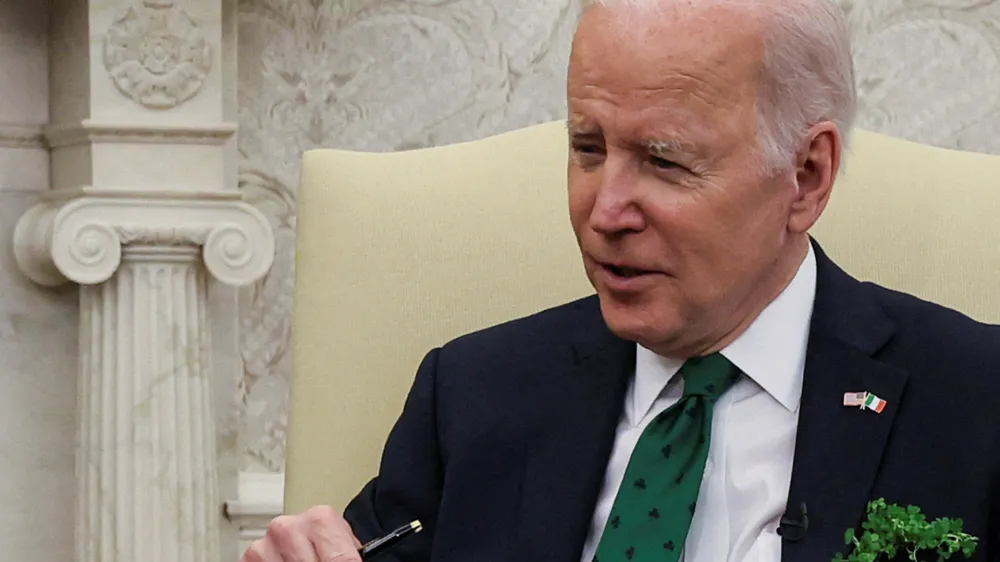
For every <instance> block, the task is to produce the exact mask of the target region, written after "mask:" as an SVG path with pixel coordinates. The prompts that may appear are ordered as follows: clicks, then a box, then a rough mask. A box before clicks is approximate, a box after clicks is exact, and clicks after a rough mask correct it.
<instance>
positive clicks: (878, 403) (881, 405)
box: [865, 392, 885, 414]
mask: <svg viewBox="0 0 1000 562" xmlns="http://www.w3.org/2000/svg"><path fill="white" fill-rule="evenodd" d="M865 408H866V409H868V410H871V411H873V412H875V413H876V414H881V413H882V410H884V409H885V400H882V399H881V398H879V397H878V396H875V395H874V394H872V393H871V392H869V393H868V397H867V398H865Z"/></svg>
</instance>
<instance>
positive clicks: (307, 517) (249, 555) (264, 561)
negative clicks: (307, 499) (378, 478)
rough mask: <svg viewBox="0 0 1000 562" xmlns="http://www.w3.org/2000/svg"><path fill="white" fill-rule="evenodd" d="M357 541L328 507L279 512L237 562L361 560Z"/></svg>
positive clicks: (349, 529)
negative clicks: (282, 513)
mask: <svg viewBox="0 0 1000 562" xmlns="http://www.w3.org/2000/svg"><path fill="white" fill-rule="evenodd" d="M359 548H361V542H360V541H359V540H358V539H357V537H355V536H354V533H353V532H352V530H351V526H350V525H349V524H348V523H347V521H346V520H344V518H343V516H342V515H341V514H340V513H338V512H337V511H335V510H334V509H333V508H330V507H325V506H324V507H314V508H312V509H310V510H309V511H306V512H305V513H301V514H298V515H283V516H281V517H277V518H275V519H274V520H273V521H271V524H270V525H268V528H267V533H266V534H265V535H264V538H262V539H260V540H258V541H256V542H254V543H253V544H252V545H251V546H250V548H249V549H247V551H246V553H244V554H243V558H241V562H361V556H360V555H359V554H358V549H359Z"/></svg>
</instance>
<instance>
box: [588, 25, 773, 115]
mask: <svg viewBox="0 0 1000 562" xmlns="http://www.w3.org/2000/svg"><path fill="white" fill-rule="evenodd" d="M650 10H652V8H623V9H621V10H616V11H614V12H612V11H609V10H607V9H604V8H602V7H596V8H592V9H591V10H589V11H588V12H587V13H586V14H585V16H584V18H583V20H582V21H581V24H580V27H579V29H578V32H577V35H576V37H575V39H574V44H573V53H572V56H571V58H570V68H569V84H568V85H569V87H570V90H571V94H572V93H575V94H576V95H581V96H586V95H589V94H592V93H593V92H588V91H586V90H584V89H583V88H586V87H588V86H597V87H599V88H600V89H602V90H604V91H605V92H607V93H608V94H611V95H619V96H625V97H626V98H629V99H635V100H637V101H638V100H642V101H647V102H648V101H651V99H650V98H655V97H657V96H658V95H661V96H664V97H683V96H696V97H698V98H701V99H703V100H706V101H710V102H711V103H713V104H714V105H729V104H734V105H735V104H739V103H744V102H746V100H747V96H753V95H756V84H757V79H756V78H757V76H758V75H759V71H760V68H761V67H762V60H763V57H762V55H763V43H762V41H761V39H760V37H761V36H760V35H759V34H757V33H755V28H756V27H757V25H756V24H755V23H753V22H747V21H740V19H739V18H737V17H735V16H736V15H737V14H734V13H732V12H733V11H732V10H728V11H724V10H711V9H700V10H698V11H696V12H695V13H694V14H687V13H685V14H683V15H671V14H672V11H671V10H667V9H657V10H655V11H653V12H650ZM673 11H677V10H676V9H674V10H673ZM639 14H643V15H644V16H645V17H643V18H639V17H637V16H638V15H639ZM743 19H744V20H746V18H743ZM574 90H575V92H573V91H574ZM646 96H648V97H646ZM751 99H752V98H751ZM618 101H626V99H621V100H618Z"/></svg>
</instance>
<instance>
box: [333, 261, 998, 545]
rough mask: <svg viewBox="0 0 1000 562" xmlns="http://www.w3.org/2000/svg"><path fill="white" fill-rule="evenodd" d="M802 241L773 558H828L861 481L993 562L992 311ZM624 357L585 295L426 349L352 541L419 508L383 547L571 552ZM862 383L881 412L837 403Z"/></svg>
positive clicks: (623, 373)
mask: <svg viewBox="0 0 1000 562" xmlns="http://www.w3.org/2000/svg"><path fill="white" fill-rule="evenodd" d="M815 249H816V251H817V268H818V271H817V290H816V301H815V305H814V313H813V320H812V324H811V328H810V335H809V344H808V351H807V357H806V367H805V375H804V381H803V389H802V401H801V413H800V420H799V428H798V436H797V441H796V447H795V458H794V463H793V472H792V481H791V490H790V492H789V498H788V504H787V505H788V506H789V515H791V516H797V515H798V513H797V512H798V507H797V506H799V505H801V503H802V502H805V503H806V505H807V508H808V514H809V529H808V531H807V532H806V533H805V536H804V538H802V539H801V540H798V541H796V542H792V541H790V540H785V541H784V544H783V548H782V561H783V562H827V561H829V560H830V559H831V557H832V556H833V554H834V553H835V552H838V551H844V550H845V546H844V543H843V534H844V531H845V529H847V528H849V527H854V526H857V525H859V524H860V522H861V520H862V519H863V517H864V512H865V507H866V504H867V502H868V501H869V500H871V499H874V498H878V497H885V498H886V499H887V500H888V501H890V502H896V503H900V504H913V505H918V506H920V507H921V508H922V509H923V510H924V511H925V512H926V513H927V514H928V516H929V517H932V518H933V517H941V516H948V517H961V518H963V519H964V520H965V526H966V530H967V531H968V532H970V533H973V534H975V535H977V536H979V537H980V538H981V544H980V546H979V548H978V550H977V553H976V556H975V558H974V560H977V561H991V562H995V561H1000V489H998V485H1000V327H997V326H988V325H984V324H980V323H977V322H975V321H973V320H970V319H969V318H967V317H965V316H963V315H961V314H959V313H957V312H954V311H951V310H948V309H945V308H943V307H940V306H937V305H935V304H931V303H928V302H925V301H921V300H918V299H916V298H914V297H912V296H908V295H905V294H901V293H898V292H893V291H890V290H887V289H885V288H882V287H879V286H876V285H873V284H870V283H862V282H860V281H857V280H855V279H853V278H852V277H850V276H849V275H848V274H846V273H845V272H843V271H842V270H841V269H839V268H838V267H837V266H836V265H835V264H834V263H833V262H832V261H830V259H829V258H827V257H826V256H825V255H824V254H823V252H822V251H821V250H820V248H819V247H818V246H817V247H816V248H815ZM634 361H635V344H634V343H631V342H628V341H624V340H622V339H619V338H617V337H616V336H614V335H613V334H612V333H611V332H610V331H609V330H608V328H607V326H606V325H605V323H604V321H603V319H602V316H601V313H600V309H599V305H598V301H597V298H596V297H589V298H585V299H582V300H580V301H576V302H573V303H570V304H567V305H564V306H560V307H557V308H554V309H551V310H547V311H544V312H541V313H539V314H536V315H533V316H530V317H527V318H523V319H519V320H515V321H512V322H508V323H505V324H502V325H499V326H495V327H492V328H489V329H486V330H482V331H479V332H476V333H472V334H469V335H466V336H463V337H461V338H458V339H456V340H454V341H452V342H449V343H448V344H447V345H444V346H443V347H441V348H439V349H434V350H432V351H431V352H430V353H429V354H428V355H427V356H426V358H425V359H424V361H423V362H422V364H421V365H420V367H419V369H418V372H417V375H416V379H415V381H414V383H413V387H412V389H411V390H410V394H409V396H408V398H407V401H406V404H405V407H404V409H403V412H402V414H401V416H400V418H399V420H398V422H397V423H396V425H395V427H394V429H393V431H392V432H391V435H390V436H389V438H388V441H387V443H386V445H385V450H384V455H383V458H382V463H381V467H380V470H379V473H378V475H377V477H376V478H374V479H373V480H372V481H371V482H370V483H369V484H368V485H367V486H366V487H365V488H364V489H363V490H362V491H361V492H360V494H359V495H358V496H357V497H356V498H355V499H354V500H353V501H352V502H351V503H350V505H349V506H347V509H346V510H345V517H346V518H347V520H348V521H349V522H350V523H351V525H352V526H353V528H354V530H355V534H357V535H358V537H359V538H360V539H361V540H362V541H367V540H369V539H371V538H374V537H375V536H377V535H380V534H382V533H385V532H388V531H390V530H392V529H393V528H395V527H397V526H399V525H403V524H406V523H408V522H409V521H410V520H412V519H418V518H419V519H420V520H421V521H422V522H423V523H424V525H425V532H424V533H422V534H419V535H417V536H415V537H412V538H411V539H409V540H407V541H406V542H405V543H404V544H403V545H401V546H400V548H399V549H398V550H395V551H393V553H391V554H390V555H388V556H386V557H385V560H386V562H425V561H434V562H579V560H580V556H581V551H582V546H583V543H584V540H585V538H586V534H587V529H588V526H589V523H590V520H591V516H592V513H593V509H594V505H595V502H596V499H597V496H598V493H599V492H600V487H601V482H602V479H603V474H604V470H605V465H606V463H607V461H608V457H609V455H610V451H611V447H612V442H613V439H614V434H615V427H616V425H617V423H618V420H619V417H620V415H621V413H622V407H623V402H624V395H625V392H626V388H627V385H628V381H629V378H630V376H631V375H632V371H633V367H634ZM863 390H867V391H870V392H873V393H875V394H876V395H877V396H879V397H881V398H884V399H885V400H886V401H887V406H886V408H885V410H884V411H883V412H882V413H881V414H876V413H874V412H872V411H867V410H860V409H858V408H845V407H844V406H843V396H844V393H845V392H852V391H863ZM685 508H686V507H685ZM956 559H957V558H956Z"/></svg>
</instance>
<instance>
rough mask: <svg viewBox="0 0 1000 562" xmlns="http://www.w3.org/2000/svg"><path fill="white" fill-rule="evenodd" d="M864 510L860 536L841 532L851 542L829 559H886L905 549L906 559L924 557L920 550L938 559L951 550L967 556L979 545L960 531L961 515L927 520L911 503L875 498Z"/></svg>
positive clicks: (867, 561) (857, 561) (864, 561)
mask: <svg viewBox="0 0 1000 562" xmlns="http://www.w3.org/2000/svg"><path fill="white" fill-rule="evenodd" d="M866 513H867V517H866V518H865V520H864V521H863V522H862V523H861V535H860V536H859V535H858V534H857V532H856V531H855V530H854V529H847V530H846V531H845V532H844V544H846V545H848V546H852V545H853V549H852V550H851V552H850V554H847V555H846V556H845V555H844V554H842V553H838V554H837V555H836V556H834V557H833V560H832V562H879V561H884V560H885V561H887V560H891V559H892V558H893V557H894V556H896V555H897V554H899V553H900V552H906V553H907V554H908V556H907V558H908V559H909V560H928V558H926V556H925V555H923V554H921V553H922V552H923V553H926V554H928V555H929V554H931V553H934V554H936V555H937V558H936V560H937V561H938V562H940V561H942V560H949V559H951V557H952V556H954V555H955V554H961V555H962V556H963V557H964V558H971V557H972V554H973V553H974V552H975V551H976V547H977V546H978V545H979V539H978V538H977V537H975V536H973V535H970V534H968V533H965V532H964V531H963V529H962V526H963V521H962V520H961V519H958V518H951V517H942V518H940V519H935V520H934V521H928V520H927V516H926V515H924V514H923V513H922V512H921V510H920V508H919V507H917V506H914V505H910V506H905V507H904V506H899V505H896V504H890V503H888V502H886V501H885V498H879V499H876V500H873V501H871V502H869V503H868V509H867V511H866Z"/></svg>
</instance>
